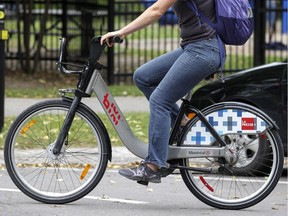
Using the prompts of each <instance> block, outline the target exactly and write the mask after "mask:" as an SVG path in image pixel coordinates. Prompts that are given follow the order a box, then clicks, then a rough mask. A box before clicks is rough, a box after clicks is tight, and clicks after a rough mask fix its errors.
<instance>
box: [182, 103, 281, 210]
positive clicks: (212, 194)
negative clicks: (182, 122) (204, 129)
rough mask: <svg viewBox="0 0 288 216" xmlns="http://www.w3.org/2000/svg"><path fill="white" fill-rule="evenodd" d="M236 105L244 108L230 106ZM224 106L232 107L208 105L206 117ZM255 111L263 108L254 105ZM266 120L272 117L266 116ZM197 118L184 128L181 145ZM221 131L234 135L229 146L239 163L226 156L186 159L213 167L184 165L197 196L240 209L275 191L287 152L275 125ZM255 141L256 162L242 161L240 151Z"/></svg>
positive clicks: (218, 205)
mask: <svg viewBox="0 0 288 216" xmlns="http://www.w3.org/2000/svg"><path fill="white" fill-rule="evenodd" d="M235 108H237V109H242V108H241V105H240V106H239V105H236V106H235V105H232V106H231V109H235ZM223 109H225V110H227V109H229V105H228V104H226V105H225V108H223V107H221V106H215V108H212V109H206V111H207V110H208V112H206V113H205V112H204V115H205V117H206V118H207V116H208V115H209V114H211V113H213V112H219V111H220V112H221V111H223ZM247 110H248V111H251V110H249V108H248V109H246V108H245V110H244V111H247ZM252 112H253V114H255V115H256V114H257V112H259V113H261V111H260V110H257V109H254V108H253V110H252ZM261 118H263V116H261ZM264 118H265V117H264ZM207 119H208V118H207ZM265 120H266V119H265ZM267 121H269V120H268V119H267ZM197 122H200V120H199V119H198V117H195V118H194V119H192V120H190V122H189V123H188V124H187V126H186V127H185V128H184V130H183V132H182V138H181V141H180V144H179V145H181V146H185V140H187V139H188V138H187V134H188V133H189V131H191V128H192V127H193V126H195V125H196V124H197ZM219 135H221V136H222V137H223V138H224V140H225V139H226V137H225V136H228V135H229V136H230V137H229V136H228V138H227V139H229V138H230V139H231V136H233V139H234V140H233V143H228V146H229V149H230V150H231V152H234V153H235V155H237V159H238V161H237V163H236V162H235V163H233V165H232V164H229V166H228V165H227V164H228V163H227V162H224V159H223V158H213V157H210V158H208V157H206V158H202V159H199V158H197V159H196V158H187V159H183V160H182V166H186V167H201V168H203V167H205V168H206V169H209V170H210V171H211V172H210V173H205V172H202V173H201V172H199V171H191V170H190V171H189V170H185V169H183V170H181V176H182V178H183V181H184V183H185V184H186V186H187V187H188V189H189V190H190V192H191V193H192V194H193V195H194V196H196V197H197V198H198V199H199V200H201V201H202V202H204V203H206V204H207V205H210V206H212V207H215V208H219V209H229V210H238V209H243V208H248V207H251V206H253V205H255V204H257V203H259V202H260V201H262V200H263V199H265V198H266V197H267V196H268V195H269V194H270V193H271V192H272V190H273V189H274V188H275V186H276V185H277V183H278V181H279V178H280V177H281V174H282V169H283V161H284V153H283V145H282V141H281V139H280V136H279V134H278V132H277V130H276V129H275V128H269V129H267V130H265V131H264V132H261V134H246V135H243V134H239V133H235V134H228V135H227V134H226V135H223V134H219ZM246 136H251V137H250V138H251V139H252V140H253V141H251V140H249V139H247V137H246ZM253 136H254V138H253ZM243 139H244V140H243ZM226 141H227V140H226ZM245 142H246V143H245ZM226 143H227V142H226ZM256 143H258V147H257V148H258V150H257V152H258V153H257V154H256V152H255V157H252V158H253V161H256V162H255V163H252V162H253V161H252V162H251V161H250V163H249V164H247V163H244V162H242V161H244V160H243V159H241V157H242V156H241V154H243V152H245V151H244V150H245V149H247V148H249V146H250V148H252V146H251V145H254V147H253V148H254V150H255V149H256V147H255V145H256ZM211 145H213V146H217V145H219V144H218V143H217V142H214V143H213V142H212V143H211ZM198 146H199V145H198ZM255 151H256V150H255ZM260 153H261V154H260ZM263 154H264V155H263ZM251 160H252V159H251ZM260 165H261V166H260ZM263 167H264V169H263Z"/></svg>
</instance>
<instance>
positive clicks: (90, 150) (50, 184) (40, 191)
mask: <svg viewBox="0 0 288 216" xmlns="http://www.w3.org/2000/svg"><path fill="white" fill-rule="evenodd" d="M70 104H71V103H70V102H69V101H62V100H53V101H48V102H41V103H38V104H36V105H34V106H32V107H30V108H29V109H27V110H26V111H25V112H23V113H22V114H21V115H20V116H19V117H18V118H17V119H16V120H15V122H14V123H13V125H12V126H11V128H10V129H9V132H8V134H7V138H6V142H5V153H4V154H5V163H6V167H7V171H8V173H9V175H10V177H11V178H12V180H13V181H14V183H15V184H16V186H17V187H18V188H19V189H20V190H21V191H22V192H24V193H25V194H26V195H28V196H29V197H31V198H33V199H35V200H38V201H40V202H45V203H56V204H60V203H68V202H72V201H75V200H77V199H80V198H82V197H83V196H85V195H86V194H88V193H89V192H90V191H91V190H92V189H93V188H94V187H95V186H96V185H97V184H98V183H99V181H100V180H101V178H102V176H103V174H104V172H105V169H106V166H107V162H108V155H109V152H108V151H109V148H108V135H107V131H106V129H105V128H104V127H103V124H102V123H101V121H100V120H99V119H97V118H95V115H93V113H91V112H90V111H89V110H87V109H85V108H84V107H81V106H80V107H79V109H78V110H77V112H76V115H75V118H74V120H73V123H72V126H71V128H70V130H69V133H68V135H67V138H66V139H65V143H64V145H63V148H62V149H61V153H60V154H59V155H58V156H55V155H54V154H53V153H52V149H53V146H54V143H55V140H56V139H57V136H58V134H59V131H60V129H61V126H62V125H63V122H64V120H65V117H66V115H67V112H68V110H69V108H70Z"/></svg>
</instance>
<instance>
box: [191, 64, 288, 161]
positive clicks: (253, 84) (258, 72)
mask: <svg viewBox="0 0 288 216" xmlns="http://www.w3.org/2000/svg"><path fill="white" fill-rule="evenodd" d="M287 66H288V64H287V62H276V63H271V64H266V65H263V66H259V67H254V68H251V69H249V70H245V71H241V72H237V73H234V74H233V75H229V76H226V77H225V78H224V80H225V82H224V83H222V82H221V80H219V79H217V80H215V81H212V82H209V83H208V84H206V85H204V86H202V87H201V88H199V89H198V90H196V91H195V92H194V94H193V95H192V99H191V102H192V104H193V105H194V106H195V107H197V108H200V109H202V108H204V107H207V106H209V105H211V104H213V103H218V102H224V101H238V102H244V103H247V104H250V105H253V106H255V107H258V108H259V109H260V110H262V111H264V112H265V113H266V114H267V115H269V116H270V117H271V118H272V119H273V120H274V121H275V122H276V123H277V125H278V126H279V128H280V131H279V134H280V137H281V139H282V142H283V147H284V151H285V156H287ZM249 151H251V152H252V153H251V152H250V153H249V154H248V153H247V154H246V157H247V161H253V159H252V158H249V155H250V156H251V157H253V155H256V153H257V152H255V149H250V150H249Z"/></svg>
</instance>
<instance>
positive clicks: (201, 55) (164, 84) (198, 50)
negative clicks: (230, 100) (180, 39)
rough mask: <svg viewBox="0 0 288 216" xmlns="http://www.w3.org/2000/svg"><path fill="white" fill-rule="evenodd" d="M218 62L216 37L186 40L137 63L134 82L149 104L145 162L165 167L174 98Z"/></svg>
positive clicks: (205, 74) (173, 113)
mask: <svg viewBox="0 0 288 216" xmlns="http://www.w3.org/2000/svg"><path fill="white" fill-rule="evenodd" d="M219 66H220V57H219V48H218V42H217V39H216V38H212V39H207V40H202V41H197V42H193V43H190V44H188V45H186V46H185V47H183V48H178V49H176V50H174V51H171V52H169V53H166V54H164V55H162V56H159V57H157V58H155V59H153V60H151V61H149V62H147V63H146V64H144V65H142V66H141V67H139V68H138V69H137V70H136V71H135V73H134V77H133V78H134V82H135V84H136V85H137V87H138V88H139V89H140V90H141V91H142V92H143V93H144V95H145V97H146V98H147V99H148V100H149V104H150V121H149V132H148V134H149V148H148V156H147V158H146V159H145V162H149V163H153V164H155V165H158V166H159V167H166V165H167V163H166V161H167V156H168V143H169V133H170V128H171V125H172V123H174V121H175V119H176V116H177V114H178V111H179V107H178V106H177V104H176V102H177V101H178V100H179V99H180V98H182V97H183V96H185V95H186V94H187V93H188V92H189V91H190V90H191V89H192V88H193V87H195V86H196V85H197V84H198V83H199V82H200V81H201V80H203V79H205V77H207V76H209V75H210V74H212V73H213V72H215V71H216V70H217V69H218V68H219Z"/></svg>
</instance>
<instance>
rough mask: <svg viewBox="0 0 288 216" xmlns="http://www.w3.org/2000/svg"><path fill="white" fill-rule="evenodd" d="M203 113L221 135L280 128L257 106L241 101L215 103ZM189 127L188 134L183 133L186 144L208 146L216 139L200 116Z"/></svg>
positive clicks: (256, 132) (252, 132) (192, 120)
mask: <svg viewBox="0 0 288 216" xmlns="http://www.w3.org/2000/svg"><path fill="white" fill-rule="evenodd" d="M188 109H189V106H188ZM192 110H193V109H192V108H191V111H192ZM192 112H193V111H192ZM202 113H203V114H204V116H205V118H206V119H207V120H208V122H209V123H210V124H211V125H212V126H213V128H214V129H215V130H216V132H217V133H218V134H219V135H220V136H221V135H225V134H261V133H263V132H264V131H265V130H267V129H271V128H276V129H277V130H278V129H279V127H278V126H277V124H276V123H275V122H274V121H273V120H272V119H271V118H270V117H269V116H267V114H265V113H264V112H262V111H261V110H259V109H258V108H256V107H253V106H251V105H248V104H245V103H241V102H223V103H217V104H213V105H211V106H209V107H207V108H204V109H203V110H202ZM187 127H189V129H188V132H187V133H186V135H184V134H183V135H184V136H185V138H184V137H183V138H184V142H183V144H184V145H185V144H188V145H206V146H207V145H211V144H212V143H213V142H214V141H215V138H214V137H213V136H212V135H211V133H210V132H209V131H208V129H207V128H206V127H205V126H204V124H203V123H202V122H201V121H200V120H199V118H197V117H194V118H192V119H191V120H190V122H189V123H188V124H187Z"/></svg>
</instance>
